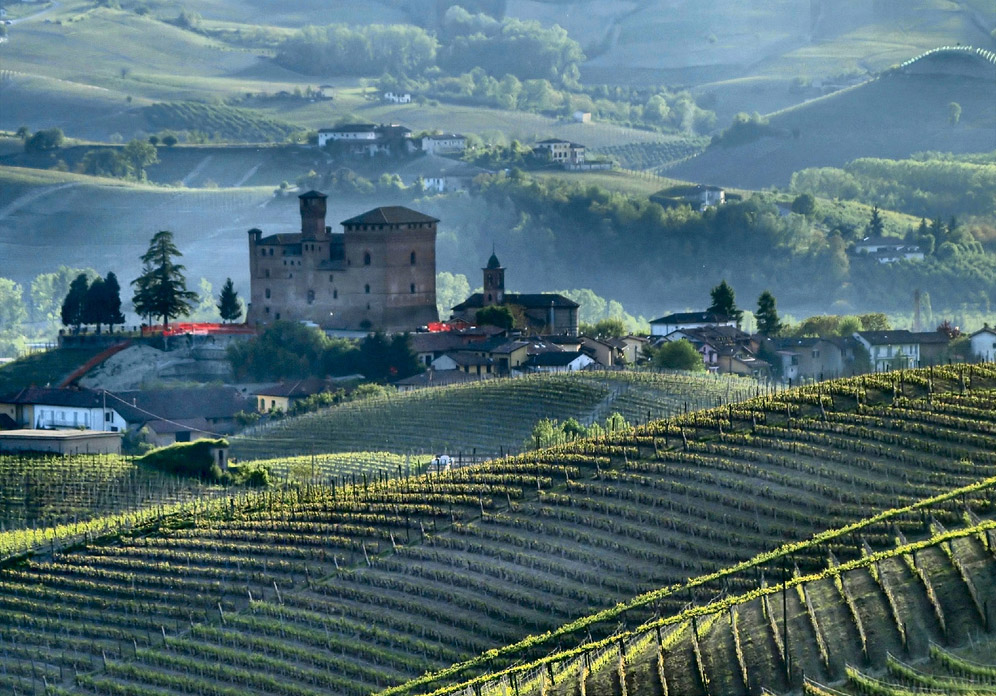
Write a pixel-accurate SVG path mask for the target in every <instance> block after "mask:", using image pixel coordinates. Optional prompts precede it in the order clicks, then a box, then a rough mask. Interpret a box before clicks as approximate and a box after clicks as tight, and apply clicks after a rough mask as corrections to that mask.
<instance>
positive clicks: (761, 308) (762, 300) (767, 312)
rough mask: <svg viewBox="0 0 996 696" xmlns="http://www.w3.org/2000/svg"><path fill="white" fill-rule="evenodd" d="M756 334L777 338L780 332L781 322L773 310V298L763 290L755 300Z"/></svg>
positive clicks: (776, 312)
mask: <svg viewBox="0 0 996 696" xmlns="http://www.w3.org/2000/svg"><path fill="white" fill-rule="evenodd" d="M755 318H756V319H757V332H758V333H759V334H761V335H762V336H777V335H778V334H779V333H780V332H781V330H782V322H781V320H780V319H779V318H778V311H777V310H776V309H775V296H774V295H772V294H771V293H770V292H769V291H767V290H765V291H764V292H762V293H761V295H760V296H759V297H758V298H757V314H756V315H755Z"/></svg>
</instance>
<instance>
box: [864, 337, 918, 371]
mask: <svg viewBox="0 0 996 696" xmlns="http://www.w3.org/2000/svg"><path fill="white" fill-rule="evenodd" d="M854 338H855V339H856V340H857V341H858V342H859V343H860V344H861V345H862V346H863V347H864V349H865V350H867V351H868V355H869V357H870V359H871V369H872V371H873V372H886V371H888V370H901V369H905V368H909V367H918V366H919V365H920V342H919V341H918V340H917V338H916V336H915V335H914V334H912V333H911V332H910V331H907V330H906V329H895V330H893V331H858V332H856V333H855V334H854Z"/></svg>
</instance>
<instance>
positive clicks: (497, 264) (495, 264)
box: [488, 251, 501, 270]
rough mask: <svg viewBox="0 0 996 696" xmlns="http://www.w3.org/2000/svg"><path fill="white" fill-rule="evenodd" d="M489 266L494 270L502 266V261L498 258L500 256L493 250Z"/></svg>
mask: <svg viewBox="0 0 996 696" xmlns="http://www.w3.org/2000/svg"><path fill="white" fill-rule="evenodd" d="M488 268H489V269H492V270H494V269H496V268H501V261H499V260H498V256H496V255H495V252H493V251H492V252H491V258H490V259H488Z"/></svg>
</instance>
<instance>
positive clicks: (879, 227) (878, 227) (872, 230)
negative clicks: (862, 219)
mask: <svg viewBox="0 0 996 696" xmlns="http://www.w3.org/2000/svg"><path fill="white" fill-rule="evenodd" d="M883 232H885V223H883V222H882V216H881V215H879V212H878V206H877V205H876V206H875V207H874V208H872V214H871V219H870V220H869V221H868V236H869V237H881V236H882V234H883Z"/></svg>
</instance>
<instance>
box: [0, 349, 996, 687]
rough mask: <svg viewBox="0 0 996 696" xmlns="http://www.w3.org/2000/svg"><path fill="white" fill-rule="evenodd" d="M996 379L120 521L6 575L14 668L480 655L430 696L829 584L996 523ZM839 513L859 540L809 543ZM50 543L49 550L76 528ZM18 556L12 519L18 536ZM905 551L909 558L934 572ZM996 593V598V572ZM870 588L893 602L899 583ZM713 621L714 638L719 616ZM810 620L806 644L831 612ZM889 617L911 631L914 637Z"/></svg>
mask: <svg viewBox="0 0 996 696" xmlns="http://www.w3.org/2000/svg"><path fill="white" fill-rule="evenodd" d="M994 390H996V369H994V368H993V367H992V366H991V365H985V366H983V365H977V366H955V367H947V368H935V369H934V370H932V371H928V370H920V371H910V372H902V373H894V374H885V375H874V376H865V377H860V378H852V379H846V380H840V381H836V382H831V383H825V384H821V385H818V386H815V387H811V388H805V389H797V390H793V391H788V392H783V393H779V394H777V395H774V396H764V397H759V398H756V399H753V400H750V401H747V402H744V403H742V404H739V405H735V406H734V405H731V406H723V407H720V408H717V409H713V410H710V411H705V412H700V413H692V414H688V415H687V416H681V417H678V418H675V419H672V420H667V421H656V422H654V423H652V424H650V425H649V426H646V427H642V428H638V429H636V430H634V431H627V432H623V433H617V434H615V435H613V436H611V437H609V438H606V439H604V440H597V441H581V442H577V443H575V444H573V445H569V446H563V447H560V448H555V449H552V450H546V451H541V452H537V453H533V454H530V455H525V456H521V457H517V458H511V459H502V460H497V461H493V462H490V463H488V464H485V465H480V466H473V467H467V468H463V469H457V470H454V471H450V472H444V473H442V474H433V475H427V476H421V477H415V478H403V479H398V480H395V481H377V480H364V481H363V482H362V483H361V482H357V484H356V485H355V486H343V485H341V484H340V485H338V486H335V485H329V486H320V485H309V486H305V487H294V488H288V489H277V490H273V491H264V492H261V493H244V494H239V495H233V496H231V497H230V498H226V499H220V500H217V501H214V502H205V503H203V504H202V505H200V506H198V507H197V508H196V510H195V511H194V510H189V509H188V510H186V511H169V512H170V514H168V515H164V516H162V517H160V518H159V519H158V520H156V519H152V520H147V521H146V524H145V526H143V527H142V528H141V532H142V533H141V534H138V533H124V532H122V533H117V534H116V533H114V531H113V528H109V527H107V526H104V527H101V526H100V525H99V524H94V525H92V526H94V527H95V528H97V529H102V530H103V531H102V533H101V534H102V537H101V540H100V541H98V542H96V543H91V544H88V545H86V547H85V548H80V549H77V550H70V549H67V550H66V551H64V552H57V553H56V554H54V555H53V556H47V555H45V556H42V555H39V556H37V557H34V558H31V559H28V560H26V561H23V562H20V563H15V564H8V567H6V568H5V569H4V570H0V590H2V591H0V607H2V609H3V611H2V612H0V633H2V635H3V637H4V644H5V645H6V646H8V647H7V648H6V650H5V652H3V653H0V654H2V657H0V659H2V660H3V668H4V669H3V671H2V675H0V679H2V680H3V681H2V682H0V684H3V685H4V686H5V687H7V688H8V689H11V688H16V689H17V690H19V691H28V690H30V689H31V688H32V687H33V685H34V684H40V683H41V679H42V677H43V678H44V680H45V681H47V683H48V684H49V686H50V687H54V688H59V689H69V688H72V687H73V686H74V685H76V686H77V687H78V688H79V689H80V690H81V691H82V692H83V693H91V694H135V695H136V696H138V694H145V693H156V694H158V695H160V696H164V695H165V694H180V693H201V694H235V693H236V692H238V693H243V694H244V693H252V694H261V695H262V694H288V695H289V694H295V695H297V696H312V695H313V696H318V694H329V693H336V694H365V693H370V692H377V691H380V690H382V689H384V688H385V687H387V686H389V685H392V684H401V683H404V682H407V681H408V680H411V679H413V678H415V677H417V676H418V675H420V674H422V673H423V672H426V671H427V670H440V669H443V668H446V667H447V666H448V665H451V664H453V663H461V662H463V661H467V660H470V662H469V663H468V664H466V665H465V666H464V667H458V668H455V669H453V670H451V671H448V672H444V673H443V674H442V675H441V677H440V678H438V679H433V678H427V679H426V680H424V681H423V682H421V686H418V685H414V684H413V689H409V690H408V691H409V692H410V691H412V690H414V689H415V688H417V690H418V691H426V690H431V689H432V688H434V687H435V686H440V685H445V684H446V683H452V682H458V681H462V680H464V679H466V678H468V677H471V676H474V675H475V674H478V673H480V670H482V669H484V670H497V669H503V668H505V667H507V666H508V665H509V664H511V663H512V662H522V663H524V664H525V663H528V661H529V660H532V659H535V658H537V657H540V656H542V655H545V654H547V653H549V652H550V651H551V650H555V649H556V648H557V647H558V646H560V647H561V648H563V647H565V646H569V645H575V644H579V643H582V642H589V641H588V639H587V636H588V635H590V637H591V640H592V641H599V640H602V639H604V638H611V635H612V634H613V633H617V632H618V631H619V630H621V629H634V628H637V627H638V626H640V625H642V624H644V623H646V622H647V621H648V620H653V619H655V618H657V617H660V618H661V619H662V620H664V619H666V617H671V616H673V615H676V614H679V613H680V612H682V611H684V610H686V609H687V606H688V603H689V602H692V603H693V604H695V605H697V604H699V603H700V602H707V601H708V600H709V599H711V598H713V597H715V596H716V595H717V594H719V593H724V592H725V593H726V595H727V596H729V597H736V596H739V595H743V594H744V593H751V592H755V593H757V592H758V587H759V586H760V585H761V576H762V575H763V576H764V577H766V578H768V579H769V582H772V583H773V582H775V581H776V580H777V579H778V578H780V577H781V576H780V575H778V574H777V573H778V572H779V570H780V569H781V568H782V567H788V568H794V567H795V566H796V565H797V566H798V567H799V572H800V574H801V575H802V577H803V578H806V576H807V575H810V574H816V575H817V576H818V577H814V578H809V579H812V580H822V579H824V578H825V577H827V576H826V575H825V574H826V573H827V566H826V559H827V557H828V552H830V551H832V552H833V553H834V555H835V556H836V558H837V559H838V561H840V563H841V564H845V565H844V566H842V567H843V568H845V569H849V568H851V567H852V566H850V565H846V564H854V565H853V567H855V568H857V567H862V568H864V567H866V566H867V561H864V560H862V553H863V545H862V543H861V540H862V539H864V540H865V541H867V542H868V544H869V547H870V548H871V549H872V551H873V552H876V553H877V552H885V553H887V554H893V552H892V551H890V549H893V548H894V546H895V538H896V536H897V530H898V531H899V532H902V533H903V534H904V535H906V536H907V537H908V538H910V539H917V538H918V535H920V534H922V533H923V531H924V524H925V520H931V519H933V520H936V521H937V522H938V523H940V524H942V525H945V526H947V527H949V528H950V529H952V530H955V529H957V528H958V527H959V525H961V520H962V519H963V517H964V515H965V513H966V508H967V509H968V510H969V511H971V513H972V514H975V515H978V516H980V517H981V518H984V519H988V518H989V517H990V516H991V515H992V500H993V497H992V496H993V490H994V489H993V486H994V485H996V481H994V480H993V479H992V478H990V479H988V480H987V481H985V482H984V483H982V484H979V485H975V486H970V487H969V488H966V489H958V487H959V486H965V485H967V484H970V483H971V482H973V481H976V480H977V479H980V478H984V477H993V476H994V475H996V458H994V454H993V452H994V451H996V414H994V413H993V411H992V410H991V408H989V405H990V404H991V400H992V398H993V394H994ZM938 493H946V495H942V496H940V497H939V498H935V499H931V500H928V501H926V502H922V503H920V504H917V501H924V500H925V499H927V498H928V497H929V496H931V495H936V494H938ZM910 504H913V506H912V507H903V506H907V505H910ZM890 510H891V511H890ZM881 511H889V512H883V514H882V515H880V516H878V517H876V518H870V519H867V520H865V521H864V522H861V520H862V519H864V518H866V517H867V516H868V515H869V514H873V513H875V512H881ZM971 524H975V523H974V522H971ZM985 524H988V525H990V526H991V524H992V523H990V522H986V523H985ZM847 525H855V526H850V527H848V526H847ZM828 527H829V528H836V529H838V530H839V531H835V532H828V533H826V534H822V535H820V536H819V537H817V538H816V539H815V540H813V542H812V543H804V542H805V540H806V539H808V538H810V537H811V536H812V535H813V534H816V533H818V532H821V531H822V530H824V529H826V528H828ZM88 528H89V525H88ZM980 529H982V528H980ZM987 529H988V528H987ZM71 532H72V530H67V531H66V533H65V535H66V536H68V537H71V538H73V539H77V538H78V534H79V532H78V531H77V535H76V536H72V534H71ZM55 536H56V537H59V535H55ZM48 538H49V533H47V532H45V533H42V534H37V535H36V536H35V543H37V542H38V541H39V540H41V541H42V542H44V543H46V547H48V546H49V544H50V545H51V546H54V547H59V546H61V545H62V543H63V541H62V539H61V537H59V538H53V539H52V541H51V542H48V541H47V540H48ZM965 538H968V537H965ZM19 540H20V543H21V544H23V543H24V542H25V538H24V537H23V536H22V537H19ZM27 540H28V542H29V543H30V542H31V538H30V537H28V538H27ZM786 543H787V546H784V547H783V548H781V549H780V550H778V551H772V549H775V548H776V547H778V546H779V545H782V544H786ZM972 544H973V547H972V548H973V549H974V551H973V553H975V554H976V556H979V555H980V554H982V552H985V553H988V552H987V551H985V549H984V547H982V546H981V545H980V544H978V543H977V542H972ZM15 547H16V544H15ZM10 548H11V539H10V535H0V553H5V552H8V551H9V550H10ZM958 554H959V555H958V558H961V550H959V551H958ZM893 557H895V556H894V554H893V555H890V556H889V558H893ZM974 557H975V556H973V558H974ZM881 558H885V557H884V556H883V557H881ZM895 558H897V559H898V560H896V561H895V562H892V561H890V562H889V564H890V567H889V570H890V572H892V570H893V567H894V569H895V572H896V573H902V572H908V571H903V568H908V566H906V565H905V562H904V561H902V559H901V558H898V557H895ZM918 558H921V561H920V562H922V563H924V564H927V563H929V564H930V568H931V570H930V573H931V575H930V577H931V578H933V577H934V572H935V571H934V568H935V565H934V564H935V563H936V568H937V573H939V574H941V575H943V578H944V584H943V585H942V584H941V582H940V576H938V577H939V580H938V583H937V588H938V589H937V592H938V596H939V597H940V601H941V602H942V603H943V604H942V607H943V609H945V610H946V609H948V607H949V606H957V607H959V613H957V614H956V613H954V610H953V609H952V610H951V613H950V616H951V617H952V618H951V622H950V624H949V629H948V630H949V631H950V635H951V638H952V640H953V641H954V640H960V637H961V636H963V635H964V631H965V630H966V627H967V626H968V624H967V623H962V622H967V621H968V620H969V619H970V618H971V616H972V611H974V610H973V609H972V608H971V605H964V604H957V603H956V604H950V602H949V599H947V597H948V595H946V594H944V595H943V596H942V592H944V593H946V592H948V589H949V588H951V591H952V592H953V591H954V588H956V587H957V583H955V582H953V580H952V578H953V577H954V578H956V576H952V573H956V565H957V564H956V562H952V561H946V560H945V559H946V558H947V556H946V554H943V553H942V554H936V553H934V552H933V551H931V552H929V553H928V552H924V553H922V554H921V552H920V551H918ZM751 559H753V560H751ZM973 562H974V561H973ZM980 562H981V561H980ZM944 563H948V565H947V566H945V565H943V564H944ZM978 567H979V568H990V569H991V567H992V565H991V563H990V565H980V566H978ZM866 572H867V571H866ZM972 572H973V573H974V572H975V566H973V567H972ZM985 572H991V570H987V571H985ZM689 577H692V578H696V577H698V578H699V579H698V580H696V581H694V582H692V583H690V584H689V583H687V578H689ZM973 577H974V576H973ZM848 584H850V583H849V582H848ZM979 585H980V586H985V587H987V588H988V589H987V590H986V591H987V592H988V593H989V594H987V595H986V597H989V596H990V595H991V592H992V587H993V586H994V584H992V583H991V582H990V584H988V585H983V584H982V583H981V581H980V583H979ZM659 588H664V589H663V590H660V589H659ZM821 588H823V589H822V590H821V592H831V591H832V590H833V588H832V585H831V586H827V585H825V584H824V585H821ZM653 590H658V591H657V592H654V593H653V594H652V595H648V596H646V597H645V598H644V600H645V601H640V602H632V603H631V605H626V604H622V605H619V606H617V604H618V603H625V602H631V600H632V598H633V597H635V596H637V595H640V594H641V593H644V592H649V591H653ZM772 591H774V590H772ZM814 592H815V590H814ZM967 594H968V591H967V590H964V589H962V590H961V596H962V597H964V596H967ZM793 596H797V595H793ZM910 596H911V597H913V596H914V595H910ZM951 596H952V597H954V595H953V594H952V595H951ZM759 597H760V594H754V595H751V596H750V599H758V598H759ZM916 597H917V602H918V605H917V606H915V607H914V606H907V607H906V608H905V609H903V612H904V613H903V614H902V616H905V617H907V619H908V621H909V623H910V626H911V627H912V626H916V627H918V628H919V626H920V625H921V624H923V625H924V626H926V628H925V629H924V631H922V634H923V637H926V636H931V637H934V636H937V635H938V628H937V626H936V625H934V624H930V623H929V622H930V621H931V617H932V616H934V614H933V611H932V609H931V606H930V602H931V600H929V599H926V598H925V595H923V594H921V595H919V596H916ZM868 601H874V602H875V603H876V604H877V606H878V607H879V609H880V611H881V607H882V606H883V603H884V602H886V601H887V600H885V599H883V598H882V597H881V596H879V597H877V598H874V599H872V598H869V600H868ZM792 602H793V603H792V604H791V605H790V608H791V611H793V612H796V613H798V612H799V611H801V610H800V606H801V605H799V604H798V603H797V600H795V599H792ZM964 606H968V609H967V610H965V609H963V608H961V607H964ZM596 611H601V612H604V613H602V614H598V615H595V616H594V618H591V619H584V620H581V621H579V622H577V623H574V624H569V623H568V622H572V621H574V620H575V619H579V617H585V616H587V615H591V614H592V612H596ZM723 611H724V612H725V611H726V606H725V605H723ZM700 612H701V614H700V615H701V616H702V617H703V620H702V622H701V623H698V626H697V628H698V630H699V631H700V632H701V633H702V634H703V636H705V635H707V634H706V632H707V630H708V629H709V625H707V624H706V622H705V618H704V617H706V616H707V615H708V614H710V613H711V614H716V610H715V607H714V608H713V609H707V608H702V609H701V610H700ZM772 614H773V615H774V616H775V617H776V618H777V614H776V613H775V611H774V610H773V612H772ZM718 616H719V618H717V619H715V621H720V620H721V619H722V618H723V617H725V616H726V614H725V613H722V614H719V615H718ZM835 616H838V617H839V618H840V620H841V621H843V620H844V619H846V616H847V615H846V613H844V614H840V613H839V612H838V613H837V614H835ZM883 616H885V617H886V618H888V609H887V608H886V610H885V613H884V614H883ZM946 616H947V615H946ZM745 620H746V619H745ZM793 620H794V621H796V623H795V624H794V625H795V628H794V629H793V627H791V626H790V636H794V637H795V640H796V642H793V643H792V645H793V646H801V645H802V642H801V641H802V638H801V636H798V635H797V632H798V631H803V630H806V626H809V625H812V623H811V622H810V623H808V624H807V623H806V622H807V621H809V620H808V619H807V618H806V617H805V615H802V616H801V617H800V618H798V619H795V618H794V619H793ZM914 622H915V623H914ZM713 625H715V623H714V624H713ZM762 625H763V624H762ZM821 625H822V624H821ZM565 626H566V627H565ZM876 626H877V625H876ZM558 627H564V628H558ZM717 630H718V629H717ZM846 630H848V631H850V629H846ZM869 630H871V629H869ZM881 630H882V631H888V630H891V631H893V633H892V634H891V635H892V637H891V638H889V639H888V640H889V643H888V645H891V644H893V643H895V642H896V640H897V639H896V638H895V632H896V631H899V630H900V629H898V628H889V624H886V623H884V622H883V624H882V629H881ZM547 631H556V632H555V633H552V634H547V633H546V632H547ZM909 632H910V633H912V632H913V630H912V628H911V629H910V631H909ZM530 634H532V635H534V636H537V638H532V639H528V640H526V641H524V642H522V643H519V641H522V640H523V639H524V638H526V636H528V635H530ZM716 635H717V636H718V635H720V634H719V633H717V634H716ZM883 635H889V634H887V633H883ZM612 640H613V643H614V642H615V641H614V639H612ZM653 640H654V637H653V635H651V643H652V642H653ZM731 640H732V639H731ZM772 640H773V639H772ZM509 644H512V645H513V646H514V647H511V648H507V649H502V650H501V651H499V652H492V653H487V654H485V656H484V657H482V658H475V656H477V655H480V654H482V653H484V652H485V651H488V650H497V649H498V648H499V647H500V646H503V645H509ZM727 644H728V643H727ZM792 649H794V648H792ZM876 649H878V650H880V649H881V648H876ZM692 650H693V651H694V647H693V648H692ZM700 652H701V647H700ZM709 654H710V658H709V659H710V660H713V659H718V657H714V656H715V655H718V654H719V653H709ZM724 654H726V656H727V658H730V659H735V658H732V655H731V654H728V653H724ZM819 659H820V658H816V660H817V661H818V660H819ZM835 659H836V658H835ZM806 660H812V656H809V657H807V658H806V659H805V660H803V661H802V662H801V664H803V665H808V664H809V662H807V661H806ZM728 662H729V661H728ZM710 664H711V663H710ZM796 664H797V665H798V664H800V662H799V661H797V663H796ZM694 665H695V662H694V661H693V662H691V663H689V662H688V661H687V660H686V661H685V667H684V669H685V670H686V673H687V671H688V670H689V669H691V670H692V671H691V677H692V678H694V677H695V668H694ZM729 665H733V666H732V667H730V668H729V669H730V671H731V672H732V673H733V674H734V675H735V674H737V673H738V671H737V670H736V667H735V664H734V663H732V662H729ZM627 673H628V672H627ZM717 673H718V672H717ZM774 673H777V665H775V672H774ZM76 674H79V676H78V677H76V676H75V675H76ZM816 674H818V672H816ZM651 676H652V675H651ZM682 683H684V682H682ZM689 683H692V682H689ZM39 688H41V687H39ZM690 688H693V687H690ZM499 692H500V690H499ZM672 693H674V692H672ZM691 693H698V692H697V691H692V692H691ZM717 693H718V692H717Z"/></svg>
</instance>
